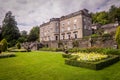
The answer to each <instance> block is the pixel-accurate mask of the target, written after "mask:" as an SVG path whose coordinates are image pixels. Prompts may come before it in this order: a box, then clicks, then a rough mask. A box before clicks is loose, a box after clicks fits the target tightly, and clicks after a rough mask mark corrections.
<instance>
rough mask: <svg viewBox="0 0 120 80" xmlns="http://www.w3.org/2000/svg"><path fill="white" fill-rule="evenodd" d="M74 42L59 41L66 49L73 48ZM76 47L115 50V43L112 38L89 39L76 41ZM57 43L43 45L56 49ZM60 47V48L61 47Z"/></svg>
mask: <svg viewBox="0 0 120 80" xmlns="http://www.w3.org/2000/svg"><path fill="white" fill-rule="evenodd" d="M74 41H75V40H61V41H60V42H61V43H62V44H63V45H64V46H65V45H66V46H67V47H68V48H73V42H74ZM76 41H77V42H78V47H80V48H87V47H94V46H96V47H109V48H116V45H117V44H116V41H115V40H114V39H113V38H89V39H77V40H76ZM58 43H59V41H51V42H44V44H45V45H48V47H51V48H58ZM63 45H60V47H63Z"/></svg>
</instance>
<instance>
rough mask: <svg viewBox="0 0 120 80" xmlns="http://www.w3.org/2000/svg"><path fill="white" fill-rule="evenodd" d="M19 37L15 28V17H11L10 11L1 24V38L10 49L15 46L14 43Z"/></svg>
mask: <svg viewBox="0 0 120 80" xmlns="http://www.w3.org/2000/svg"><path fill="white" fill-rule="evenodd" d="M19 36H20V33H19V29H18V27H17V22H16V21H15V17H14V16H12V12H11V11H8V12H7V13H6V15H5V18H4V20H3V24H2V38H5V39H6V40H7V41H8V43H9V47H10V46H14V45H15V44H16V42H15V41H16V40H17V39H18V38H19ZM14 40H15V41H14Z"/></svg>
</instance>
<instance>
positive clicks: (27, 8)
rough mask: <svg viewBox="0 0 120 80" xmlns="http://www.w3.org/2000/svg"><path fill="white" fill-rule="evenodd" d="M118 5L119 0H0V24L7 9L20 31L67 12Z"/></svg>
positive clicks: (95, 9)
mask: <svg viewBox="0 0 120 80" xmlns="http://www.w3.org/2000/svg"><path fill="white" fill-rule="evenodd" d="M111 5H116V6H119V5H120V0H0V25H1V23H2V20H3V18H4V16H5V13H6V12H7V11H12V13H13V15H15V19H16V21H17V23H18V28H19V29H20V31H22V30H26V31H29V30H30V29H31V28H32V27H33V26H36V25H40V24H42V23H43V22H46V21H49V19H50V18H53V17H61V16H63V15H67V14H69V13H72V12H75V11H78V10H81V9H84V8H86V9H88V10H89V11H90V12H98V11H103V10H108V9H109V7H110V6H111Z"/></svg>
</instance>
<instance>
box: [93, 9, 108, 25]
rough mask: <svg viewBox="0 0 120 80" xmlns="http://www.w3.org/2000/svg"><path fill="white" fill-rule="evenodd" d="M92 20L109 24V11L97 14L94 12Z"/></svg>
mask: <svg viewBox="0 0 120 80" xmlns="http://www.w3.org/2000/svg"><path fill="white" fill-rule="evenodd" d="M92 20H93V22H94V23H99V24H102V25H104V24H107V23H108V13H107V12H105V11H103V12H98V13H95V14H92Z"/></svg>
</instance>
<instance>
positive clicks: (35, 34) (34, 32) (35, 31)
mask: <svg viewBox="0 0 120 80" xmlns="http://www.w3.org/2000/svg"><path fill="white" fill-rule="evenodd" d="M38 39H39V27H38V26H36V27H33V28H32V29H31V30H30V33H29V35H28V41H36V40H38Z"/></svg>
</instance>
